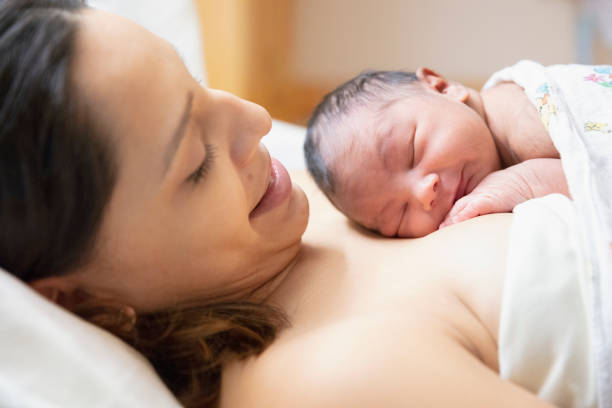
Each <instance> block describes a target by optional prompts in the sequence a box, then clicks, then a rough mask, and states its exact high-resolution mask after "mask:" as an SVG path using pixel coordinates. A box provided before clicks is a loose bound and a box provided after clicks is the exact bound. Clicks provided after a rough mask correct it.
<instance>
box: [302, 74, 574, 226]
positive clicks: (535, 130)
mask: <svg viewBox="0 0 612 408" xmlns="http://www.w3.org/2000/svg"><path fill="white" fill-rule="evenodd" d="M550 114H554V112H550V109H549V110H546V109H540V107H538V106H536V105H534V104H533V103H532V101H531V100H530V99H529V98H528V97H527V95H526V94H525V92H524V90H523V88H521V87H520V86H519V85H517V84H516V83H514V82H500V83H498V84H495V85H494V86H491V87H489V88H488V89H486V90H484V91H482V92H478V91H476V90H474V89H471V88H468V87H465V86H463V85H462V84H460V83H457V82H454V81H451V80H447V79H446V78H444V77H442V76H441V75H438V74H437V73H436V72H434V71H432V70H430V69H428V68H420V69H418V70H417V71H416V73H407V72H400V71H371V72H366V73H363V74H361V75H358V76H357V77H355V78H353V79H351V80H350V81H348V82H346V83H345V84H343V85H341V86H340V87H338V88H337V89H335V90H334V91H333V92H331V93H330V94H328V95H327V96H325V98H324V99H323V101H322V102H321V103H320V104H319V106H318V107H317V108H316V110H315V111H314V113H313V116H312V118H311V119H310V121H309V123H308V130H307V136H306V142H305V144H304V150H305V155H306V161H307V165H308V169H309V171H310V173H311V174H312V176H313V177H314V179H315V181H316V183H317V185H318V186H319V187H320V188H321V190H322V191H323V192H324V193H325V195H326V196H327V197H328V198H329V200H330V201H331V202H332V203H333V204H334V205H335V206H336V207H337V208H338V209H339V210H340V211H342V212H343V213H344V214H346V215H347V216H348V217H349V218H351V219H352V220H354V221H356V222H357V223H359V224H361V225H363V226H364V227H366V228H369V229H372V230H375V231H378V232H379V233H381V234H383V235H386V236H399V237H420V236H423V235H426V234H429V233H430V232H433V231H435V230H437V229H438V228H440V227H441V226H446V225H450V224H453V223H456V222H459V221H462V220H465V219H468V218H472V217H475V216H477V215H481V214H487V213H493V212H508V211H511V210H512V209H513V208H514V206H515V205H517V204H519V203H521V202H523V201H526V200H528V199H530V198H535V197H539V196H543V195H547V194H550V193H553V192H558V193H563V194H565V195H569V193H568V189H567V183H566V181H565V176H564V174H563V170H562V168H561V160H560V158H559V153H558V152H557V149H556V148H555V147H554V145H553V143H552V141H551V139H550V137H549V134H548V131H547V127H546V126H547V121H546V119H547V116H546V115H550Z"/></svg>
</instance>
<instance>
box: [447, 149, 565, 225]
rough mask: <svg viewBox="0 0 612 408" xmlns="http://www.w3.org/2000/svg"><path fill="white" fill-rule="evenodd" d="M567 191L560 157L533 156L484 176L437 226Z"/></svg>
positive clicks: (500, 210)
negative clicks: (543, 157) (541, 157)
mask: <svg viewBox="0 0 612 408" xmlns="http://www.w3.org/2000/svg"><path fill="white" fill-rule="evenodd" d="M555 192H556V193H562V194H565V195H569V193H568V192H567V183H566V181H565V175H564V174H563V170H562V169H561V160H559V159H532V160H527V161H524V162H522V163H519V164H516V165H514V166H511V167H508V168H506V169H503V170H499V171H495V172H493V173H491V174H489V175H488V176H486V177H485V178H484V179H483V180H482V181H481V182H480V184H478V185H477V186H476V188H475V189H474V191H472V192H471V193H470V194H468V195H466V196H465V197H462V198H461V199H459V200H457V202H456V203H455V205H453V208H451V210H450V211H449V213H448V214H447V215H446V218H445V219H444V220H443V221H442V223H441V224H440V228H444V227H447V226H449V225H452V224H456V223H458V222H461V221H465V220H468V219H470V218H474V217H477V216H479V215H484V214H492V213H501V212H511V211H512V209H514V207H515V206H516V205H518V204H520V203H522V202H523V201H527V200H529V199H531V198H536V197H541V196H544V195H546V194H550V193H555Z"/></svg>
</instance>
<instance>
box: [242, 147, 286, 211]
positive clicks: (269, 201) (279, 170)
mask: <svg viewBox="0 0 612 408" xmlns="http://www.w3.org/2000/svg"><path fill="white" fill-rule="evenodd" d="M290 194H291V178H290V177H289V173H287V170H286V169H285V167H284V166H283V165H282V164H281V162H279V161H278V160H276V159H275V158H270V178H269V183H268V185H267V186H266V190H265V191H264V193H263V195H262V196H261V199H260V200H259V202H258V203H257V205H256V206H255V208H254V209H253V211H251V214H250V215H249V217H250V218H255V217H257V216H258V215H260V214H263V213H265V212H267V211H270V210H272V209H274V208H276V207H277V206H278V205H279V204H280V203H282V202H284V201H285V200H287V199H288V198H289V195H290Z"/></svg>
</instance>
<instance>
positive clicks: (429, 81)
mask: <svg viewBox="0 0 612 408" xmlns="http://www.w3.org/2000/svg"><path fill="white" fill-rule="evenodd" d="M416 76H417V78H418V79H419V80H420V81H421V82H422V83H423V84H424V85H425V86H426V87H427V88H429V89H431V90H432V91H434V92H437V93H441V94H444V95H448V96H450V97H451V98H453V99H455V100H458V101H459V102H463V103H466V102H467V100H468V99H469V98H470V92H469V90H468V89H467V88H466V87H465V86H463V85H462V84H460V83H459V82H455V81H449V80H447V79H446V78H444V77H443V76H442V75H440V74H438V73H437V72H435V71H434V70H432V69H429V68H426V67H421V68H419V69H417V71H416Z"/></svg>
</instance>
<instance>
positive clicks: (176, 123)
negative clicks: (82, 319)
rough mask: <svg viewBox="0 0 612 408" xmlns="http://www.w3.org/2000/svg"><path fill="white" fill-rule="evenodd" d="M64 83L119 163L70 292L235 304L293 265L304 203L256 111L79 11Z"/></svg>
mask: <svg viewBox="0 0 612 408" xmlns="http://www.w3.org/2000/svg"><path fill="white" fill-rule="evenodd" d="M73 76H74V80H75V83H76V86H77V92H78V93H79V94H81V95H83V96H84V100H85V102H86V103H87V104H88V106H87V109H88V111H90V112H93V113H94V116H95V118H96V120H98V121H100V123H101V125H102V126H103V127H105V129H107V131H108V133H109V137H110V138H111V143H112V144H113V145H114V146H115V148H116V156H117V163H118V171H117V183H116V186H115V190H114V192H113V195H112V198H111V200H110V202H109V205H108V207H107V209H106V213H105V215H104V218H103V222H102V227H101V230H100V233H99V237H98V242H97V248H96V251H95V254H94V257H93V260H92V261H91V262H90V263H89V264H88V265H86V266H85V267H83V268H82V270H80V271H77V272H76V273H74V274H73V275H71V277H72V279H74V280H75V282H77V283H78V285H79V286H80V287H82V288H83V289H85V290H86V291H87V292H89V293H91V294H94V295H96V296H99V297H103V298H109V299H112V300H119V301H121V302H123V303H126V304H129V305H131V306H133V307H135V308H136V309H137V310H141V311H143V310H153V309H155V308H159V307H163V306H166V305H170V304H173V303H175V302H183V301H189V300H195V299H210V300H221V299H235V298H241V297H245V296H249V295H250V294H251V293H252V292H253V291H256V290H257V289H259V288H260V287H261V286H262V285H263V286H265V285H266V283H268V282H270V281H271V280H272V279H273V278H274V277H275V276H276V275H277V273H278V272H279V271H280V270H282V269H283V267H284V266H285V265H287V264H288V263H290V262H291V260H292V259H293V258H294V257H295V256H296V254H297V251H298V249H299V245H300V239H301V236H302V234H303V232H304V230H305V228H306V223H307V219H308V203H307V200H306V197H305V195H304V193H303V192H302V191H301V190H300V189H299V188H297V187H292V186H291V181H290V180H289V178H288V176H287V174H286V171H285V170H284V168H282V166H281V165H280V164H278V163H277V162H275V161H274V160H271V159H270V156H269V154H268V152H267V150H266V149H265V148H264V146H263V145H262V144H261V143H260V139H261V138H262V136H264V135H265V134H266V133H267V132H268V131H269V129H270V125H271V121H270V116H269V115H268V113H267V112H266V111H265V109H263V108H262V107H260V106H258V105H256V104H253V103H250V102H247V101H244V100H242V99H239V98H237V97H235V96H233V95H231V94H228V93H226V92H222V91H217V90H211V89H205V88H203V87H201V86H199V84H198V83H197V82H196V81H195V80H194V79H193V78H192V77H191V76H190V74H189V73H188V71H187V70H186V68H185V66H184V65H183V63H182V61H181V59H180V58H179V56H178V55H177V53H176V52H175V50H174V49H173V48H172V47H171V46H170V45H169V44H167V43H166V42H164V41H162V40H161V39H160V38H158V37H156V36H154V35H153V34H151V33H150V32H148V31H146V30H145V29H143V28H142V27H140V26H138V25H136V24H134V23H132V22H130V21H129V20H125V19H123V18H120V17H118V16H115V15H112V14H107V13H103V12H100V11H86V12H84V13H83V18H82V23H81V29H80V31H79V34H78V40H77V53H76V60H75V69H74V74H73Z"/></svg>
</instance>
